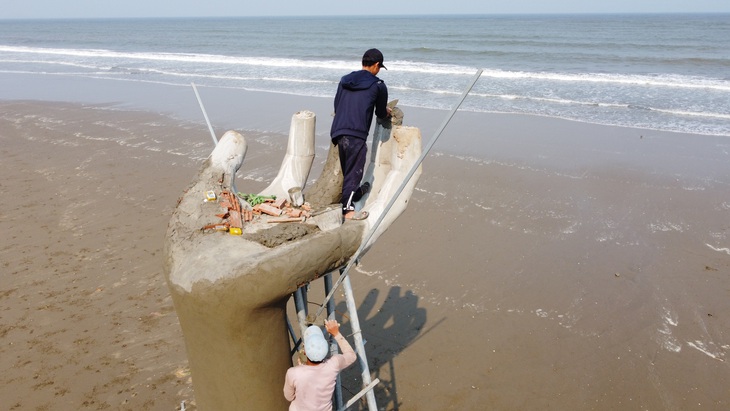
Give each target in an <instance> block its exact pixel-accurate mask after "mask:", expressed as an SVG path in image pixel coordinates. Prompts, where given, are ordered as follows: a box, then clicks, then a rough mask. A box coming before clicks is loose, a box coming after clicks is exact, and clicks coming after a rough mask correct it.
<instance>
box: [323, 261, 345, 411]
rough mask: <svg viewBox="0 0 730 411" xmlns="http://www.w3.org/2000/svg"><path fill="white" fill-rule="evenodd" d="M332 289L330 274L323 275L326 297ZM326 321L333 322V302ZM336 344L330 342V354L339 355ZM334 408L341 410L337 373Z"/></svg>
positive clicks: (339, 385)
mask: <svg viewBox="0 0 730 411" xmlns="http://www.w3.org/2000/svg"><path fill="white" fill-rule="evenodd" d="M331 289H332V272H329V273H327V274H325V275H324V294H325V295H327V294H328V293H329V292H330V290H331ZM327 319H329V320H335V319H336V318H335V301H334V300H330V301H329V302H327ZM339 351H340V350H339V348H338V346H337V342H335V341H334V340H332V341H330V352H331V353H332V354H337V353H339ZM333 403H334V408H335V409H336V410H339V409H341V408H342V378H341V377H340V373H337V379H336V380H335V392H334V401H333Z"/></svg>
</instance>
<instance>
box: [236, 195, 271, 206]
mask: <svg viewBox="0 0 730 411" xmlns="http://www.w3.org/2000/svg"><path fill="white" fill-rule="evenodd" d="M236 194H237V195H238V196H239V197H241V198H242V199H244V200H245V201H246V202H247V203H249V204H251V206H256V205H258V204H261V203H265V202H266V200H276V196H275V195H270V196H264V195H258V194H246V193H241V192H238V193H236Z"/></svg>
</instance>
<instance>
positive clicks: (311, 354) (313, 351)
mask: <svg viewBox="0 0 730 411" xmlns="http://www.w3.org/2000/svg"><path fill="white" fill-rule="evenodd" d="M304 352H305V353H306V354H307V358H309V360H310V361H312V362H320V361H322V360H324V357H326V356H327V353H328V352H329V345H328V344H327V340H325V339H324V334H322V329H320V328H319V327H317V326H316V325H310V326H309V327H307V329H306V330H305V331H304Z"/></svg>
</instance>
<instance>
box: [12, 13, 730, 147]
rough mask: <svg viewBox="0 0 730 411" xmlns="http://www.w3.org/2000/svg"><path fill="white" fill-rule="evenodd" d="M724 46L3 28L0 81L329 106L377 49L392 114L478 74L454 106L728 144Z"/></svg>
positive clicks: (459, 22) (444, 33)
mask: <svg viewBox="0 0 730 411" xmlns="http://www.w3.org/2000/svg"><path fill="white" fill-rule="evenodd" d="M728 39H730V14H655V15H650V14H642V15H504V16H497V15H495V16H415V17H414V16H392V17H277V18H274V17H268V18H262V17H257V18H215V19H214V18H188V19H99V20H32V21H31V20H22V21H18V20H6V21H2V22H0V74H3V75H5V76H12V75H14V74H28V73H31V74H35V75H42V76H53V77H57V78H63V77H87V78H98V79H112V80H121V81H128V82H150V83H163V84H174V85H180V86H185V87H189V85H190V83H191V82H194V83H196V84H198V85H201V86H207V87H221V88H233V89H243V90H256V91H265V92H273V93H283V94H293V95H302V96H317V97H331V96H333V95H334V92H335V89H336V86H337V82H338V80H339V78H340V77H341V76H342V75H344V74H346V73H348V72H349V71H352V70H355V69H359V66H360V57H361V56H362V53H363V52H364V51H365V50H366V49H368V48H371V47H377V48H379V49H380V50H381V51H383V53H384V55H385V65H386V67H387V68H388V70H382V71H381V72H380V74H379V77H381V78H382V79H383V80H384V81H385V82H386V84H387V85H388V87H389V90H390V96H391V97H392V98H397V99H399V100H400V104H401V105H403V106H415V107H426V108H436V109H450V108H451V107H452V106H453V105H454V104H455V101H456V100H457V99H458V96H459V95H460V94H461V93H462V92H463V89H464V88H465V87H466V86H467V85H468V83H469V81H470V79H471V78H472V76H473V75H474V74H475V72H476V71H477V69H483V70H484V72H483V74H482V76H481V78H480V80H479V81H478V83H477V84H476V86H475V87H474V89H473V91H472V93H471V94H470V95H469V97H468V98H467V100H466V101H465V103H464V105H463V106H462V109H463V110H469V111H475V112H495V113H521V114H530V115H538V116H547V117H555V118H563V119H569V120H575V121H582V122H588V123H594V124H603V125H617V126H630V127H638V128H645V129H653V130H664V131H674V132H686V133H696V134H706V135H716V136H730V41H728ZM0 98H2V96H1V95H0Z"/></svg>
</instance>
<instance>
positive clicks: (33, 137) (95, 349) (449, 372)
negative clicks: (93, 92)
mask: <svg viewBox="0 0 730 411" xmlns="http://www.w3.org/2000/svg"><path fill="white" fill-rule="evenodd" d="M218 93H220V94H225V93H228V92H227V91H219V92H218ZM204 95H205V94H204ZM217 97H220V95H219V96H217ZM262 98H264V97H261V95H260V94H257V95H256V98H255V99H248V100H246V101H247V102H246V103H241V104H243V105H252V104H253V103H252V101H257V104H259V105H261V104H263V106H265V107H278V109H277V110H280V111H278V112H277V113H278V114H280V116H282V117H283V119H284V120H283V121H281V124H282V125H277V126H276V127H279V128H280V129H281V131H282V132H284V130H285V129H286V128H287V127H288V119H289V117H290V116H291V114H292V113H291V112H284V111H285V110H289V108H290V107H288V106H286V107H282V106H281V105H279V104H278V102H279V101H280V100H281V98H282V97H271V98H264V100H263V101H262ZM222 100H223V101H224V102H220V103H212V104H211V106H209V107H208V108H209V111H210V112H214V113H217V115H218V116H221V115H222V114H221V113H225V110H224V109H221V110H218V108H219V107H223V106H226V107H236V105H235V101H234V102H231V101H230V100H229V101H227V103H226V102H225V96H223V98H222ZM295 100H297V101H296V104H297V105H301V104H306V103H307V102H308V101H309V100H307V101H305V100H306V99H303V98H301V99H299V98H297V99H295ZM210 101H221V100H220V99H213V100H210ZM310 102H311V103H312V104H313V106H315V107H316V110H317V113H318V115H319V122H318V129H322V128H325V129H326V124H328V122H329V119H328V118H327V115H326V114H319V113H320V112H324V113H326V110H327V104H328V103H326V102H323V101H321V100H316V99H313V100H311V101H310ZM93 103H94V104H66V103H40V102H22V101H6V102H0V107H2V110H0V113H2V114H0V170H1V171H2V175H3V178H2V180H1V181H0V186H1V187H2V193H3V195H2V197H1V199H0V232H2V236H1V237H0V267H2V268H1V270H2V274H1V276H0V278H1V280H0V312H1V313H2V314H1V315H0V366H1V369H3V370H5V372H4V373H3V376H2V377H0V400H1V401H0V402H1V403H2V404H3V408H7V409H11V410H25V409H38V410H42V409H107V408H109V409H121V410H127V409H128V410H158V409H159V410H173V409H176V407H177V408H178V409H179V406H180V403H181V402H182V401H185V402H186V405H187V409H188V410H190V409H195V405H194V392H193V390H192V384H191V380H190V376H189V372H188V370H187V363H186V355H185V347H184V343H183V339H182V334H181V331H180V328H179V324H178V322H177V318H176V316H175V312H174V309H173V306H172V301H171V299H170V297H169V293H168V291H167V287H166V285H165V282H164V278H163V275H162V255H161V249H162V245H163V241H164V233H165V229H166V225H167V222H168V219H169V216H170V213H171V212H172V210H173V208H174V207H175V204H176V201H177V199H178V198H179V196H180V194H181V193H182V190H184V189H185V188H186V187H187V185H188V183H189V181H190V179H191V178H192V177H193V175H194V174H195V172H196V170H197V168H198V167H199V165H200V163H201V161H202V159H204V158H205V157H206V156H207V155H208V154H209V151H210V149H211V145H212V142H211V141H210V136H209V134H208V131H207V130H206V129H205V127H204V126H203V125H201V124H199V123H200V121H198V122H197V123H196V122H190V121H187V120H186V119H185V115H184V114H183V115H179V116H178V117H176V118H170V117H168V116H163V115H159V114H155V113H149V112H147V111H129V110H126V111H125V110H122V109H120V108H119V106H118V105H100V104H99V102H93ZM193 104H194V101H193ZM125 108H128V107H125ZM301 108H308V107H306V106H305V107H301ZM229 110H234V109H233V108H229ZM404 110H405V111H406V123H407V124H410V125H419V126H420V124H423V125H422V130H423V134H424V139H428V138H430V136H431V133H432V132H433V130H434V129H435V128H436V126H437V125H438V124H439V122H440V120H441V119H442V118H443V116H444V115H445V113H442V112H438V113H437V114H438V115H433V113H430V112H428V111H425V110H413V115H412V116H411V117H408V116H409V111H408V109H407V108H404ZM161 111H164V110H161ZM271 111H276V110H271ZM191 112H192V111H191ZM178 114H179V112H178ZM247 116H252V114H251V113H250V112H249V113H247ZM270 117H271V118H273V117H274V116H273V115H270ZM409 118H410V119H411V120H410V121H409V120H408V119H409ZM191 120H192V118H191ZM230 121H231V122H232V123H234V124H225V126H231V128H238V129H239V130H241V131H244V133H245V134H246V135H247V136H248V137H249V144H250V146H249V150H248V155H247V158H246V162H245V164H244V167H243V168H242V170H241V171H240V172H239V176H238V185H239V189H241V190H242V191H256V189H262V188H264V187H265V186H266V183H267V182H268V180H269V179H271V178H273V176H274V175H275V174H276V170H277V168H278V165H279V163H280V161H281V156H282V155H283V151H284V149H285V147H286V135H285V133H284V134H277V133H263V132H261V131H254V132H245V128H240V127H242V126H239V124H235V123H237V122H244V121H245V119H242V118H236V119H235V120H230ZM265 121H266V122H269V121H274V120H271V119H269V118H267V119H266V120H265ZM214 122H215V118H214ZM217 124H218V123H217ZM270 125H271V124H263V123H259V124H254V126H253V127H251V128H254V129H259V128H263V127H264V126H270ZM276 127H274V128H276ZM321 137H322V136H321V135H318V139H321ZM323 141H325V142H326V135H325V136H324V139H323ZM323 147H324V144H322V148H323ZM728 160H730V141H728V140H727V139H723V138H715V137H706V136H687V135H676V134H669V133H659V132H651V131H641V130H632V129H622V128H616V127H602V126H595V125H587V124H580V123H572V122H565V121H560V120H551V119H543V118H534V117H524V116H511V115H477V114H468V113H463V114H462V113H459V114H457V117H455V119H454V124H453V126H450V128H449V129H448V132H446V133H444V135H443V136H442V140H441V141H440V142H439V143H438V144H437V146H436V147H435V149H434V151H433V152H432V154H431V155H430V156H429V157H428V158H427V159H426V163H425V165H424V174H423V176H422V178H421V180H420V181H419V184H418V186H417V190H416V193H415V195H414V197H413V198H412V201H411V204H410V206H409V208H408V210H407V211H406V212H405V213H404V214H403V216H401V218H400V219H399V220H398V221H397V222H396V224H395V225H394V226H393V227H391V229H390V230H389V231H388V232H387V233H386V234H385V235H384V236H383V237H381V239H380V240H379V242H378V243H377V244H376V245H375V246H374V247H373V249H372V250H371V251H370V252H369V253H368V254H367V255H366V256H365V257H364V258H363V259H362V262H361V265H360V266H359V267H358V268H357V269H356V270H355V271H354V272H353V273H352V275H353V278H352V281H353V286H354V287H355V290H356V301H357V303H358V305H359V317H360V321H361V323H362V325H363V335H364V338H365V339H366V340H367V345H366V349H367V352H368V358H369V360H370V367H371V371H373V374H374V375H375V376H377V377H378V378H380V379H381V381H382V384H381V385H380V386H379V387H378V388H377V390H376V396H377V398H378V401H379V405H380V406H381V407H383V408H385V409H387V410H444V409H455V410H456V409H458V410H464V409H474V410H481V409H500V410H522V409H556V410H557V409H596V410H610V409H668V410H669V409H677V410H679V409H682V410H692V409H698V410H699V409H703V410H706V409H718V410H719V409H727V408H728V407H730V392H729V391H728V389H727V383H726V382H727V381H728V379H729V378H730V364H729V362H730V355H729V353H730V335H729V334H728V330H730V316H728V314H727V313H729V312H730V298H728V297H730V250H728V247H730V232H729V231H730V197H729V196H728V193H730V165H729V164H730V161H728ZM323 161H324V155H323V153H322V155H320V154H319V153H318V157H317V160H316V162H317V165H316V166H315V168H316V167H318V166H321V162H323ZM316 175H318V172H317V171H313V173H312V176H316ZM244 187H245V188H244ZM320 286H321V285H320V284H313V286H312V289H311V290H310V300H311V301H314V302H316V301H317V300H318V298H317V295H320V294H319V293H320V289H319V287H320ZM344 311H345V310H344V303H343V302H341V301H339V300H338V312H339V313H340V314H341V315H343V314H344ZM342 322H343V331H345V332H347V329H348V323H347V319H346V317H345V318H343V320H342ZM356 374H357V370H355V369H350V370H348V371H347V372H346V373H345V374H344V376H343V386H344V389H345V391H346V392H354V391H357V376H356ZM282 381H283V376H282Z"/></svg>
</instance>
